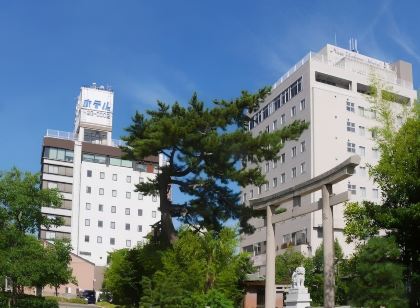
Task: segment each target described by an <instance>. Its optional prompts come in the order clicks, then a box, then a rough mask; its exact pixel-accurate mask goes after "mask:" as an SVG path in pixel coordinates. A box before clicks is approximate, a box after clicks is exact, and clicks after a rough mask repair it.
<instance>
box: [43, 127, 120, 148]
mask: <svg viewBox="0 0 420 308" xmlns="http://www.w3.org/2000/svg"><path fill="white" fill-rule="evenodd" d="M45 137H49V138H56V139H63V140H77V135H76V134H74V133H72V132H64V131H60V130H55V129H47V132H46V133H45ZM86 142H88V141H86ZM92 143H94V142H92ZM126 145H127V143H126V142H125V141H123V140H120V139H112V140H111V146H113V147H120V146H126Z"/></svg>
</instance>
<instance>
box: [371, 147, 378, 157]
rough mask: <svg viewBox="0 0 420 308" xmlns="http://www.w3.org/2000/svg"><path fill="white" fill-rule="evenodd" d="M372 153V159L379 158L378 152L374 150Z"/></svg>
mask: <svg viewBox="0 0 420 308" xmlns="http://www.w3.org/2000/svg"><path fill="white" fill-rule="evenodd" d="M372 153H373V157H374V158H379V150H378V149H376V148H373V149H372Z"/></svg>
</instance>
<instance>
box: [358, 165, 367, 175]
mask: <svg viewBox="0 0 420 308" xmlns="http://www.w3.org/2000/svg"><path fill="white" fill-rule="evenodd" d="M359 172H360V175H361V176H365V175H366V167H359Z"/></svg>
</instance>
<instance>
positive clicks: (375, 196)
mask: <svg viewBox="0 0 420 308" xmlns="http://www.w3.org/2000/svg"><path fill="white" fill-rule="evenodd" d="M372 196H373V198H375V199H378V198H379V190H378V189H377V188H374V189H372Z"/></svg>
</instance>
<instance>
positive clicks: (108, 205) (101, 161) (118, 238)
mask: <svg viewBox="0 0 420 308" xmlns="http://www.w3.org/2000/svg"><path fill="white" fill-rule="evenodd" d="M113 106H114V93H113V92H112V91H111V90H108V89H105V88H104V87H97V86H96V85H93V86H89V87H82V88H81V91H80V95H79V97H78V100H77V106H76V115H75V128H74V132H72V133H70V132H68V133H67V132H60V131H53V130H48V131H47V134H46V135H45V137H44V142H43V150H42V159H41V164H42V187H43V188H57V189H58V190H59V191H60V192H61V193H62V195H63V199H64V201H63V204H62V206H61V208H51V207H43V208H42V212H43V213H44V214H46V215H48V216H51V217H54V216H59V217H61V218H62V219H63V221H64V225H63V226H60V227H57V228H54V227H53V228H50V230H46V229H45V228H44V227H41V229H40V238H41V239H46V240H53V239H58V238H69V239H71V244H72V247H73V251H74V253H75V254H77V255H79V256H81V257H83V258H85V259H87V260H89V261H91V262H93V263H95V265H97V266H104V265H106V263H107V256H108V253H109V252H111V251H113V250H116V249H121V248H130V247H134V246H135V245H137V244H138V243H140V242H142V241H144V240H145V236H146V235H147V234H148V233H149V232H150V231H151V225H153V224H155V223H156V222H158V221H159V220H160V212H159V210H158V206H159V200H158V198H157V197H152V196H143V195H142V194H141V193H139V192H135V186H134V185H135V184H137V183H139V182H140V181H148V179H151V178H154V177H155V176H156V173H157V172H158V169H159V159H158V157H146V158H145V159H144V161H141V162H133V161H129V160H124V159H122V152H121V150H120V149H119V147H118V146H119V145H121V144H122V143H121V141H119V140H113V139H112V115H113Z"/></svg>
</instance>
